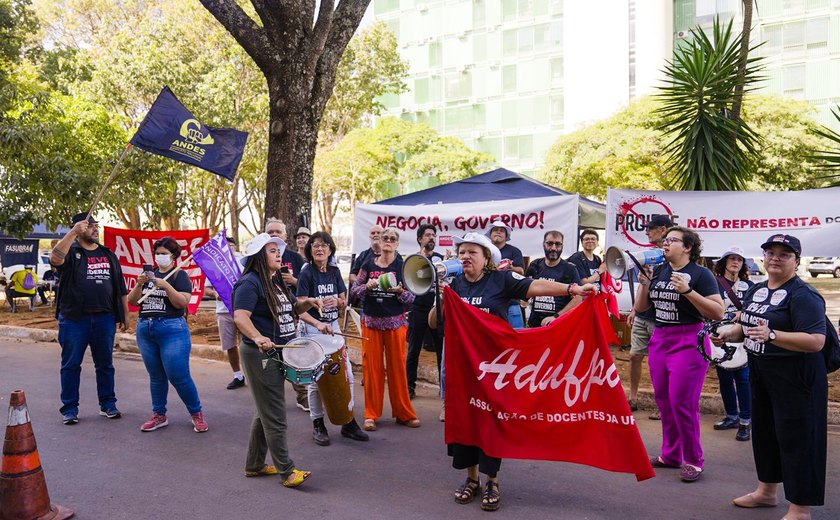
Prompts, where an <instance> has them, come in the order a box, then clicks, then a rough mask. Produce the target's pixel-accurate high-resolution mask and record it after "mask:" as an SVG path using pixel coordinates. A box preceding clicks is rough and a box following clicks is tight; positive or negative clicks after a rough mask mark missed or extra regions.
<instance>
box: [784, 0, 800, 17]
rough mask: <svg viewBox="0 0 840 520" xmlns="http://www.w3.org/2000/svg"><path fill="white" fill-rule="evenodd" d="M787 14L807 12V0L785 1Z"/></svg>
mask: <svg viewBox="0 0 840 520" xmlns="http://www.w3.org/2000/svg"><path fill="white" fill-rule="evenodd" d="M783 8H784V10H785V14H796V13H801V12H803V11H805V0H784V3H783Z"/></svg>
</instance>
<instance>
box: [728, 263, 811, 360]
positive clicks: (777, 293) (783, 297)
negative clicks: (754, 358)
mask: <svg viewBox="0 0 840 520" xmlns="http://www.w3.org/2000/svg"><path fill="white" fill-rule="evenodd" d="M743 302H744V309H743V310H742V311H741V325H742V326H743V327H754V326H756V325H758V324H759V323H760V322H761V321H760V320H768V326H769V327H770V328H771V329H772V330H774V331H775V330H781V331H785V332H808V333H810V334H825V332H826V331H825V301H824V300H823V299H822V297H821V296H820V295H819V294H818V293H817V292H816V291H815V290H814V289H812V288H811V287H810V286H809V285H808V284H807V283H805V282H803V281H802V280H800V279H799V277H798V276H794V277H793V278H791V279H790V280H788V281H787V282H785V283H784V285H782V286H781V287H779V288H778V289H770V288H769V287H768V286H767V282H766V281H765V282H761V283H757V284H755V285H753V286H752V287H750V289H749V290H748V291H747V293H746V294H745V295H744V299H743ZM745 333H746V331H745ZM744 348H745V349H746V350H747V352H749V353H750V354H756V355H761V356H775V357H784V356H799V355H802V354H804V352H793V351H792V350H787V349H783V348H781V347H777V346H776V345H774V344H773V343H772V342H769V341H768V342H766V343H762V342H760V341H753V340H751V339H750V338H748V337H745V338H744Z"/></svg>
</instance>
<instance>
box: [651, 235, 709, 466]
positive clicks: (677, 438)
mask: <svg viewBox="0 0 840 520" xmlns="http://www.w3.org/2000/svg"><path fill="white" fill-rule="evenodd" d="M662 249H663V251H664V253H665V263H664V264H661V265H659V266H656V268H651V267H646V268H645V272H644V273H641V275H640V276H639V289H638V291H637V292H636V304H635V306H634V309H635V310H636V312H644V311H646V310H647V309H648V308H650V307H651V306H652V307H653V309H654V313H655V314H654V318H655V326H656V328H655V329H654V332H653V336H652V337H651V338H650V344H649V345H648V350H649V358H648V359H649V363H650V374H651V379H652V380H653V392H654V396H655V398H656V404H657V406H658V407H659V411H660V413H661V416H662V451H661V453H660V455H658V456H657V457H655V458H653V459H652V460H651V464H652V465H653V466H654V467H655V468H681V471H680V479H682V480H683V481H684V482H693V481H695V480H697V479H699V478H700V476H701V474H702V473H703V446H702V445H701V443H700V392H701V391H702V390H703V381H704V380H705V378H706V372H707V371H708V369H709V364H708V362H706V360H705V359H703V356H702V355H701V354H700V352H698V351H697V333H698V332H700V329H701V328H702V327H703V320H704V319H707V320H720V319H722V318H723V299H722V298H721V296H720V293H719V292H718V285H717V281H715V277H714V275H713V274H712V272H711V271H709V270H708V269H706V268H705V267H702V266H700V265H699V264H698V263H697V260H699V259H700V252H701V251H702V246H701V240H700V236H699V235H698V234H697V233H695V232H694V231H692V230H690V229H687V228H683V227H673V228H671V229H669V230H668V233H667V235H666V236H665V238H664V239H662ZM706 348H707V349H710V348H711V347H710V346H709V345H707V347H706Z"/></svg>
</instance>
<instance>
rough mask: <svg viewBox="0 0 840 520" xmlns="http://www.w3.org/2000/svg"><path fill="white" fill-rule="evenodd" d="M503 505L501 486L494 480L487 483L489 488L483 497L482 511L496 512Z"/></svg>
mask: <svg viewBox="0 0 840 520" xmlns="http://www.w3.org/2000/svg"><path fill="white" fill-rule="evenodd" d="M501 505H502V494H501V493H500V491H499V484H498V483H497V482H493V481H492V480H488V481H487V487H485V488H484V493H483V494H482V495H481V509H483V510H485V511H495V510H497V509H499V506H501Z"/></svg>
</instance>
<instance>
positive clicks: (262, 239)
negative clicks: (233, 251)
mask: <svg viewBox="0 0 840 520" xmlns="http://www.w3.org/2000/svg"><path fill="white" fill-rule="evenodd" d="M268 244H277V246H278V247H279V248H280V254H281V255H282V254H283V253H284V252H285V251H286V242H284V241H283V239H282V238H279V237H273V236H271V235H269V234H268V233H260V234H259V235H257V236H255V237H254V238H252V239H251V241H250V242H248V245H246V246H245V256H254V255H255V254H257V253H259V252H260V251H262V249H263V248H264V247H265V246H266V245H268Z"/></svg>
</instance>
